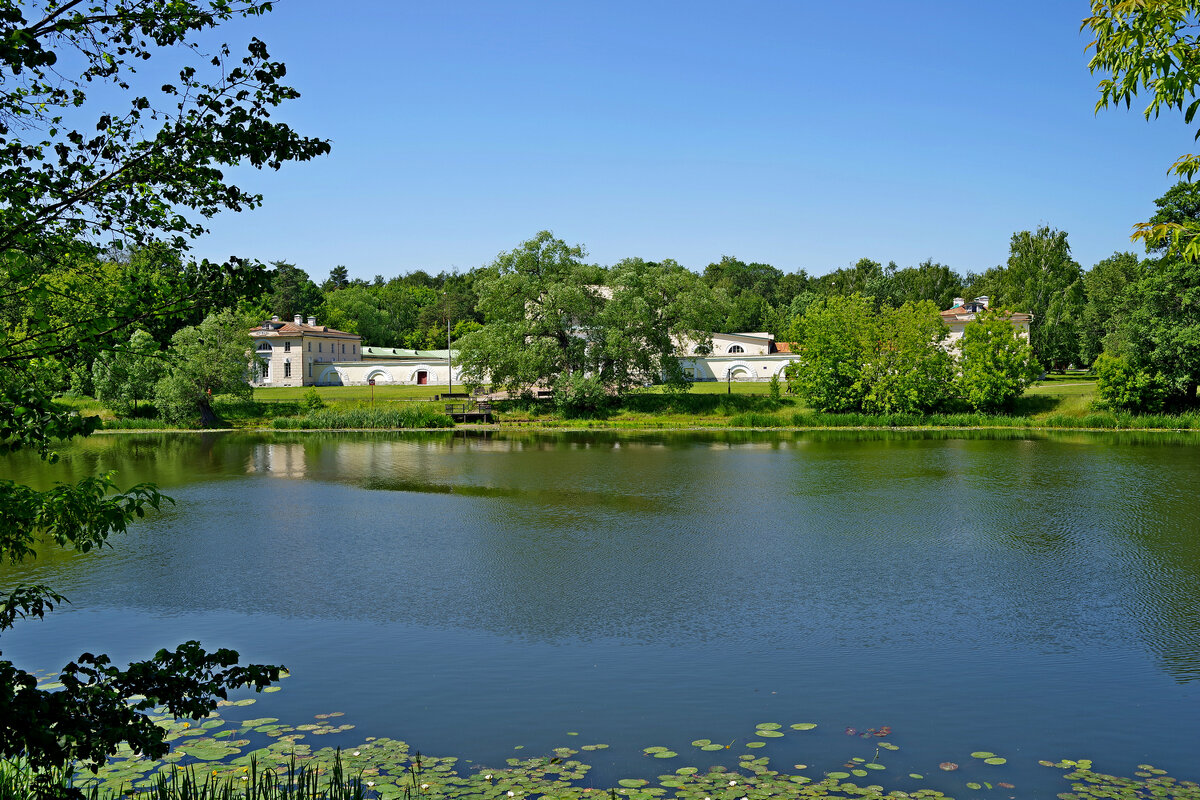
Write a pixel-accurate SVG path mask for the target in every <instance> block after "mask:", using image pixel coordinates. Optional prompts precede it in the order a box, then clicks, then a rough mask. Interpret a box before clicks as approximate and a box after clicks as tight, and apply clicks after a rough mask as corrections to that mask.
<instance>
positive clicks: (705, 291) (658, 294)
mask: <svg viewBox="0 0 1200 800" xmlns="http://www.w3.org/2000/svg"><path fill="white" fill-rule="evenodd" d="M607 282H608V287H609V289H610V291H611V297H610V298H608V299H607V300H606V301H605V302H604V303H603V307H602V308H601V309H600V311H599V313H598V314H597V316H596V326H595V329H596V334H595V338H594V340H593V341H592V342H591V350H590V356H591V359H592V364H591V365H590V368H591V369H592V370H593V371H594V372H595V374H596V377H597V379H598V380H599V381H600V383H601V384H602V385H603V386H604V387H605V388H606V389H607V390H609V391H612V392H614V393H615V394H617V395H621V394H624V393H625V392H627V391H628V390H629V389H630V388H632V387H633V386H635V385H637V384H640V383H645V382H648V381H653V382H656V383H657V382H659V381H662V382H664V383H666V384H667V386H668V387H670V388H672V389H675V390H686V389H688V388H690V387H691V383H690V382H689V381H688V380H687V379H686V378H685V377H684V374H683V369H682V368H681V367H680V365H679V358H678V354H679V351H680V347H681V345H682V343H684V342H690V343H692V344H693V345H698V346H700V347H701V348H703V347H705V346H706V345H707V346H709V347H711V343H712V331H711V330H710V328H709V325H711V322H712V320H714V319H718V318H720V317H721V316H722V313H723V312H724V310H725V309H724V307H723V296H722V295H720V294H718V293H717V292H714V291H713V290H712V289H710V288H709V287H708V285H707V284H706V283H705V282H704V281H703V280H702V279H701V278H700V276H698V275H696V274H695V273H694V272H691V271H690V270H687V269H685V268H684V267H682V266H680V265H679V264H678V263H676V262H675V261H673V260H671V259H666V260H664V261H663V262H661V263H654V262H649V261H643V260H642V259H640V258H628V259H625V260H624V261H621V262H619V263H617V264H615V265H613V267H612V269H611V270H610V271H609V274H608V278H607Z"/></svg>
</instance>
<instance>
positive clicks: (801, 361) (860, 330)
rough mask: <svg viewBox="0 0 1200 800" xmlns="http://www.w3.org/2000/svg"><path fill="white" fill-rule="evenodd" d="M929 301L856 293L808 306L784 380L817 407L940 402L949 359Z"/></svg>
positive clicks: (888, 409) (887, 408)
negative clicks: (895, 301) (880, 299)
mask: <svg viewBox="0 0 1200 800" xmlns="http://www.w3.org/2000/svg"><path fill="white" fill-rule="evenodd" d="M948 333H949V331H948V330H947V328H946V326H945V324H943V323H942V320H941V318H940V317H939V316H938V308H937V306H935V305H934V304H933V303H932V302H931V301H928V300H926V301H923V302H921V303H905V304H904V305H902V306H901V307H900V308H892V307H891V306H887V305H884V306H879V305H877V304H876V303H874V302H872V300H871V299H870V298H867V297H864V296H863V295H861V294H853V295H851V296H850V297H839V298H828V299H826V300H822V301H819V302H818V303H816V304H814V305H812V306H810V307H809V308H808V310H807V311H806V312H805V314H804V316H803V317H802V318H801V319H800V320H798V321H797V325H796V329H795V331H794V333H793V335H794V336H795V338H796V341H797V342H798V343H799V345H800V347H799V351H798V355H799V358H798V360H797V361H796V362H795V363H793V364H791V365H789V367H788V368H787V374H788V384H789V388H790V389H791V390H792V391H793V392H796V393H797V394H799V395H801V396H802V397H803V398H804V399H805V401H806V402H808V403H809V404H810V405H812V406H813V407H814V408H816V409H817V410H820V411H865V412H867V413H872V414H893V413H905V414H911V413H922V412H926V411H930V410H932V409H934V408H936V407H937V406H939V405H941V404H942V403H943V402H945V400H946V398H947V396H948V395H949V391H950V387H951V384H952V379H953V376H954V365H953V360H952V358H951V356H950V354H949V353H948V352H947V351H946V349H945V348H944V347H943V346H942V344H941V343H942V341H943V340H944V339H945V338H946V336H947V335H948Z"/></svg>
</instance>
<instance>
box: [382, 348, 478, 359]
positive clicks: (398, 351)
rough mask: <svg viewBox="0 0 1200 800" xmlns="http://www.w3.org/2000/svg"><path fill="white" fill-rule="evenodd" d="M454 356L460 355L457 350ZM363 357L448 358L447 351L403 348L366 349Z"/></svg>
mask: <svg viewBox="0 0 1200 800" xmlns="http://www.w3.org/2000/svg"><path fill="white" fill-rule="evenodd" d="M452 355H458V351H457V350H455V351H454V352H453V353H452ZM362 357H363V358H365V359H371V358H425V359H429V358H440V359H443V360H444V359H445V358H446V351H445V350H407V349H405V348H403V347H364V348H363V349H362Z"/></svg>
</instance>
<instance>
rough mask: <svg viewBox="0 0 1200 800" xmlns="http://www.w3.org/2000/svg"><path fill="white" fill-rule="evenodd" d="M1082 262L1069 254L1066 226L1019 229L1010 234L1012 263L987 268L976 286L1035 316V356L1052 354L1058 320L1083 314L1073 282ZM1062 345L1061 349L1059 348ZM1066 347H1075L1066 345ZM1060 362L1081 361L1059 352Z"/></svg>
mask: <svg viewBox="0 0 1200 800" xmlns="http://www.w3.org/2000/svg"><path fill="white" fill-rule="evenodd" d="M1082 274H1083V272H1082V270H1081V269H1080V267H1079V264H1077V263H1076V262H1075V260H1074V259H1073V258H1071V246H1070V245H1069V244H1068V243H1067V234H1066V231H1058V230H1054V229H1052V228H1050V227H1049V226H1046V225H1043V226H1041V227H1040V228H1038V229H1037V230H1036V231H1018V232H1017V233H1014V234H1013V235H1012V241H1011V243H1010V245H1009V256H1008V264H1007V265H1006V266H1004V267H1001V268H998V269H995V270H989V271H988V272H987V273H985V274H984V275H983V276H982V280H981V281H980V282H979V283H977V284H976V285H975V286H973V287H972V290H973V291H977V292H978V293H979V294H986V295H989V296H990V297H991V300H992V305H993V306H1004V307H1007V308H1013V309H1016V310H1018V311H1024V312H1028V313H1030V314H1032V315H1033V322H1032V323H1031V324H1030V328H1029V342H1030V344H1031V345H1032V346H1033V352H1034V355H1035V356H1036V357H1038V358H1039V359H1040V358H1045V357H1050V356H1054V355H1055V354H1054V352H1052V351H1054V350H1055V347H1056V345H1055V340H1056V337H1058V336H1059V333H1058V332H1056V331H1055V330H1054V325H1055V324H1056V323H1057V322H1059V321H1061V320H1063V319H1067V318H1071V319H1073V318H1074V317H1075V315H1077V314H1078V313H1080V309H1078V307H1077V306H1078V300H1079V298H1080V295H1079V293H1078V291H1077V290H1073V289H1072V286H1073V285H1074V284H1075V282H1076V281H1078V280H1079V279H1080V277H1082ZM1055 303H1056V304H1057V306H1056V309H1057V311H1058V315H1057V317H1054V318H1052V317H1051V316H1050V315H1049V311H1050V307H1051V305H1052V304H1055ZM1060 349H1061V348H1060ZM1066 349H1067V350H1068V351H1070V350H1073V349H1074V348H1072V347H1067V348H1066ZM1055 357H1057V358H1059V360H1060V361H1061V362H1062V364H1061V365H1062V366H1066V364H1068V363H1071V362H1072V361H1075V360H1077V358H1078V355H1077V354H1076V355H1075V356H1074V357H1071V353H1070V352H1068V353H1067V354H1066V355H1065V356H1061V357H1058V356H1055Z"/></svg>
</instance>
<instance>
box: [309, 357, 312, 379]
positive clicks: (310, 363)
mask: <svg viewBox="0 0 1200 800" xmlns="http://www.w3.org/2000/svg"><path fill="white" fill-rule="evenodd" d="M308 377H310V378H311V377H312V362H311V361H310V362H308Z"/></svg>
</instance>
